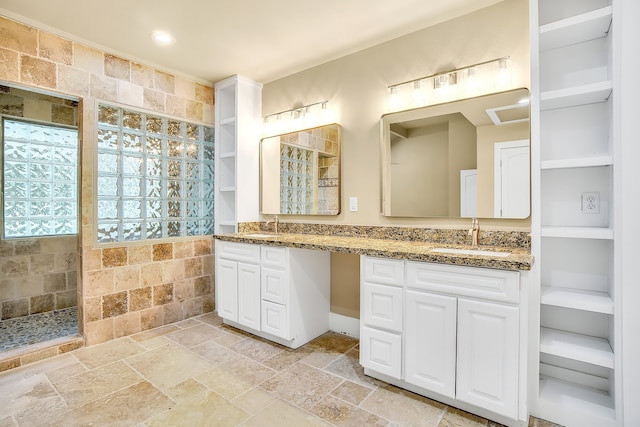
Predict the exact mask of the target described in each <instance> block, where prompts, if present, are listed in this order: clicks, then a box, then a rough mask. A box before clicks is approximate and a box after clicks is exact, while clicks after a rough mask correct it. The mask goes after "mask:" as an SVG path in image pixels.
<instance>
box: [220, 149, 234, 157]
mask: <svg viewBox="0 0 640 427" xmlns="http://www.w3.org/2000/svg"><path fill="white" fill-rule="evenodd" d="M235 156H236V152H235V151H231V152H228V153H220V158H221V159H232V158H234V157H235Z"/></svg>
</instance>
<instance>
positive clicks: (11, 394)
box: [0, 374, 59, 416]
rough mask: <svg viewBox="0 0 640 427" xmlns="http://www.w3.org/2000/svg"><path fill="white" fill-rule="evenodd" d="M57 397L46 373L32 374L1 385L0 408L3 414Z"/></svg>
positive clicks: (22, 409)
mask: <svg viewBox="0 0 640 427" xmlns="http://www.w3.org/2000/svg"><path fill="white" fill-rule="evenodd" d="M56 398H59V395H58V393H57V392H56V390H55V389H54V388H53V386H52V385H51V383H50V382H49V380H48V379H47V377H46V375H45V374H36V375H30V376H26V377H23V378H21V379H19V380H18V381H13V382H7V383H5V384H2V385H0V408H2V415H3V416H4V415H12V414H18V413H20V412H22V411H25V410H27V409H29V408H33V407H39V403H41V402H43V401H46V402H48V401H50V400H51V399H56Z"/></svg>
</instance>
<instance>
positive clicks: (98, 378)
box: [56, 361, 143, 408]
mask: <svg viewBox="0 0 640 427" xmlns="http://www.w3.org/2000/svg"><path fill="white" fill-rule="evenodd" d="M142 380H143V378H142V377H141V376H140V375H139V374H138V373H137V372H135V371H134V370H133V369H131V368H130V367H129V366H128V365H127V364H126V363H124V362H123V361H118V362H115V363H112V364H110V365H106V366H100V367H98V368H95V369H92V370H90V371H87V372H85V373H83V374H79V375H76V376H73V377H70V378H67V379H65V380H62V381H59V382H57V383H56V389H57V390H58V392H59V393H60V395H61V396H62V397H63V398H64V400H65V402H66V403H67V405H69V407H71V408H76V407H79V406H82V405H85V404H87V403H89V402H91V401H93V400H96V399H99V398H101V397H104V396H106V395H108V394H111V393H113V392H115V391H117V390H120V389H122V388H125V387H129V386H131V385H133V384H136V383H139V382H140V381H142Z"/></svg>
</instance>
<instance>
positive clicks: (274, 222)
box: [265, 215, 279, 234]
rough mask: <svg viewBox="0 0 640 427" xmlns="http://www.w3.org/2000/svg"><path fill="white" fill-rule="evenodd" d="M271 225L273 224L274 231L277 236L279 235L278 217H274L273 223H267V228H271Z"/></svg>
mask: <svg viewBox="0 0 640 427" xmlns="http://www.w3.org/2000/svg"><path fill="white" fill-rule="evenodd" d="M269 224H273V230H274V232H275V233H276V234H278V224H279V220H278V215H274V217H273V221H267V222H266V224H265V227H269Z"/></svg>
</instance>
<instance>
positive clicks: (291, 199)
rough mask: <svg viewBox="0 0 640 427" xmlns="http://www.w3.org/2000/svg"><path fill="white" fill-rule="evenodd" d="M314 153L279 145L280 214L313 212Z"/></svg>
mask: <svg viewBox="0 0 640 427" xmlns="http://www.w3.org/2000/svg"><path fill="white" fill-rule="evenodd" d="M314 157H315V156H314V152H313V150H307V149H305V148H301V147H296V146H291V145H287V144H280V212H281V213H283V214H284V213H286V214H311V213H313V212H314V206H313V205H314V193H313V189H314V173H313V171H314V164H313V163H314Z"/></svg>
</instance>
